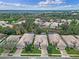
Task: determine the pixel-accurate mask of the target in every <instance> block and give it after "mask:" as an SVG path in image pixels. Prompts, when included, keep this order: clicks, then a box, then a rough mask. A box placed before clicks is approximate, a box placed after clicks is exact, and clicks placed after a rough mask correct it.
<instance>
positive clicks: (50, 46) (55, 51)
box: [48, 44, 60, 55]
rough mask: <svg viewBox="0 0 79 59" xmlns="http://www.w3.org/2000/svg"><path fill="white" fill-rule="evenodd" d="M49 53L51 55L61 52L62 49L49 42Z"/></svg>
mask: <svg viewBox="0 0 79 59" xmlns="http://www.w3.org/2000/svg"><path fill="white" fill-rule="evenodd" d="M48 54H49V55H51V54H60V51H59V50H58V49H57V48H56V47H55V46H53V45H52V44H49V46H48Z"/></svg>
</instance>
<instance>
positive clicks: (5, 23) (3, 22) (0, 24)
mask: <svg viewBox="0 0 79 59" xmlns="http://www.w3.org/2000/svg"><path fill="white" fill-rule="evenodd" d="M0 26H2V27H11V28H12V27H13V25H11V24H8V22H6V21H0Z"/></svg>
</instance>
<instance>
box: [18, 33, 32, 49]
mask: <svg viewBox="0 0 79 59" xmlns="http://www.w3.org/2000/svg"><path fill="white" fill-rule="evenodd" d="M33 39H34V34H32V33H25V34H24V35H23V36H22V37H21V39H20V41H19V42H18V44H17V48H24V47H25V45H26V46H27V45H29V44H32V42H33Z"/></svg>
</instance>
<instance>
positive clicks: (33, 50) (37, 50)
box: [22, 45, 41, 54]
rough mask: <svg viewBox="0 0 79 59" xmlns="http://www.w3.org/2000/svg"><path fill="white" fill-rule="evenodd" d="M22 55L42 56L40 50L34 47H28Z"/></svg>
mask: <svg viewBox="0 0 79 59" xmlns="http://www.w3.org/2000/svg"><path fill="white" fill-rule="evenodd" d="M22 53H29V54H33V53H34V54H41V51H40V50H39V49H38V48H35V47H34V45H28V46H27V47H25V48H24V49H23V51H22Z"/></svg>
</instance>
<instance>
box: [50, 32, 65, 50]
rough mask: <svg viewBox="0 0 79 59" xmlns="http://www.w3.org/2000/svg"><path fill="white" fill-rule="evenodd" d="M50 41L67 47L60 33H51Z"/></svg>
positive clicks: (62, 47) (60, 46)
mask: <svg viewBox="0 0 79 59" xmlns="http://www.w3.org/2000/svg"><path fill="white" fill-rule="evenodd" d="M48 37H49V42H50V43H51V44H52V45H56V46H57V48H59V49H62V50H64V49H65V48H66V44H65V43H64V42H63V40H62V39H61V37H60V35H59V34H55V33H54V34H49V35H48Z"/></svg>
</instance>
